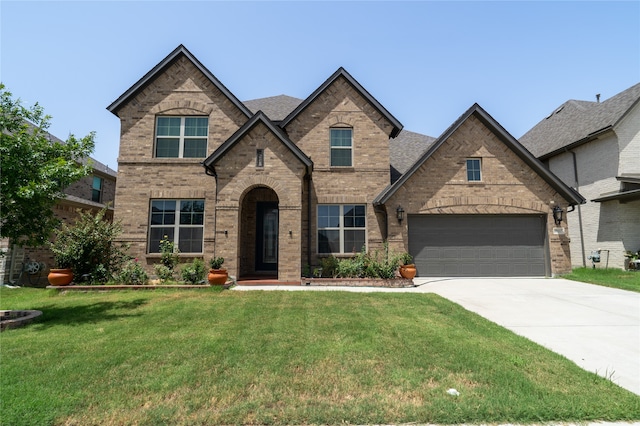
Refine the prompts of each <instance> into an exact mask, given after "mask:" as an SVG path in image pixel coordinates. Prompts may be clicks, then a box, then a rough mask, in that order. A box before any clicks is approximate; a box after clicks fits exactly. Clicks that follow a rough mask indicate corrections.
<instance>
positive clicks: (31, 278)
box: [0, 133, 117, 286]
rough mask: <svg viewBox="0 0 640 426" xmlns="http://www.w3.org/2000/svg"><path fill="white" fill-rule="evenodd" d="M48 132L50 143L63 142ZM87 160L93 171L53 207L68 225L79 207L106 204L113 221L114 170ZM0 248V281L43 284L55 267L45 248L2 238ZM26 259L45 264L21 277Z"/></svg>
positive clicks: (98, 207) (85, 208)
mask: <svg viewBox="0 0 640 426" xmlns="http://www.w3.org/2000/svg"><path fill="white" fill-rule="evenodd" d="M47 135H48V138H49V140H50V141H52V142H60V143H64V142H63V141H62V140H60V139H58V138H57V137H55V136H53V135H52V134H50V133H47ZM87 161H90V162H91V167H92V169H93V172H92V173H91V174H90V175H88V176H86V177H84V178H82V179H80V180H79V181H77V182H75V183H73V184H71V185H69V187H68V188H66V189H65V190H64V193H65V194H66V196H65V197H64V198H61V199H59V200H58V202H57V203H56V204H55V206H54V208H53V210H54V213H55V215H56V216H57V217H58V218H59V219H60V220H61V221H63V222H65V223H68V224H72V223H74V222H75V220H76V218H77V217H78V210H83V211H93V212H98V211H99V210H101V209H103V208H104V207H105V206H107V205H108V206H109V207H108V211H107V213H106V214H105V217H106V218H107V219H108V220H113V208H114V205H113V204H114V200H115V192H116V177H117V173H116V172H115V171H114V170H112V169H111V168H109V167H108V166H105V165H104V164H102V163H100V162H99V161H97V160H95V159H93V158H91V159H82V160H81V162H82V163H83V164H86V162H87ZM0 250H2V251H4V252H5V256H3V257H0V283H14V284H20V285H32V286H38V285H46V283H47V272H48V269H49V268H52V267H55V264H54V259H53V254H52V253H51V251H50V250H49V248H48V247H46V246H43V247H19V246H15V245H13V244H10V241H9V240H8V239H4V240H0ZM28 262H35V263H37V264H41V263H44V264H45V266H46V267H45V268H44V270H42V271H40V270H38V273H36V274H28V273H26V272H25V273H23V274H22V276H21V274H20V273H21V271H22V268H23V266H26V265H27V263H28Z"/></svg>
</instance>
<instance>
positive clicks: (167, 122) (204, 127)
mask: <svg viewBox="0 0 640 426" xmlns="http://www.w3.org/2000/svg"><path fill="white" fill-rule="evenodd" d="M208 135H209V119H208V118H207V117H167V116H163V117H157V120H156V157H158V158H204V157H206V155H207V136H208Z"/></svg>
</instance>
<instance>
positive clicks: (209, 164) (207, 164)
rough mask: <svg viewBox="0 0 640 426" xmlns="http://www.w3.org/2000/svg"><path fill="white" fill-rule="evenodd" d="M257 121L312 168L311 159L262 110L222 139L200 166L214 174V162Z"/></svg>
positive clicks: (256, 123)
mask: <svg viewBox="0 0 640 426" xmlns="http://www.w3.org/2000/svg"><path fill="white" fill-rule="evenodd" d="M258 123H263V124H264V125H265V126H267V128H268V129H269V130H270V131H271V132H272V133H273V134H275V135H276V136H277V137H278V138H279V139H280V141H281V142H282V143H284V144H285V146H287V148H289V149H290V150H291V152H293V154H294V155H295V156H296V157H297V158H298V159H299V160H300V161H301V162H302V164H304V165H305V166H306V168H307V170H308V171H310V170H312V169H313V161H311V159H310V158H309V157H307V155H306V154H305V153H304V152H302V150H300V148H298V146H297V145H295V144H294V143H293V142H291V141H290V140H289V139H288V138H287V137H286V136H285V135H284V134H283V133H282V131H281V130H280V129H279V128H278V127H277V126H275V125H274V124H273V123H272V122H271V120H269V117H267V115H266V114H265V113H264V112H262V111H258V112H256V113H255V115H254V116H253V117H251V119H249V121H247V122H246V123H245V124H244V125H243V126H242V127H240V128H239V129H238V130H237V131H236V132H235V133H234V134H233V135H231V137H230V138H229V139H227V140H226V141H224V143H223V144H222V145H220V146H219V147H218V148H217V149H216V150H215V151H213V153H212V154H211V155H210V156H209V157H207V158H206V159H205V160H204V161H203V162H202V166H203V167H204V168H205V169H207V170H208V171H209V172H211V173H213V174H215V166H214V164H215V163H216V161H218V160H219V159H220V158H221V157H222V156H223V155H224V154H225V153H226V152H227V151H228V150H229V149H230V148H231V147H232V146H233V145H235V144H236V142H238V141H239V140H240V139H241V138H242V137H243V136H244V135H245V134H246V133H247V132H249V131H251V129H253V128H254V127H255V126H256V125H258Z"/></svg>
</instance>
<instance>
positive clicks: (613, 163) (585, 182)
mask: <svg viewBox="0 0 640 426" xmlns="http://www.w3.org/2000/svg"><path fill="white" fill-rule="evenodd" d="M598 98H599V95H598ZM639 101H640V83H639V84H636V85H635V86H632V87H630V88H629V89H627V90H625V91H623V92H621V93H618V94H617V95H615V96H613V97H612V98H609V99H607V100H606V101H604V102H599V99H598V101H597V102H587V101H575V100H570V101H567V102H565V103H564V104H562V105H561V106H560V107H558V108H557V109H556V110H555V111H554V112H553V113H552V114H551V115H549V116H548V117H547V118H545V119H544V120H542V121H541V122H540V123H538V124H536V126H535V127H533V128H532V129H531V130H529V131H528V132H527V133H526V134H525V135H524V136H522V138H520V142H521V143H522V144H523V145H524V146H525V147H527V148H528V149H529V150H530V151H531V152H532V153H533V154H534V155H535V156H536V157H538V159H540V160H541V161H543V162H544V163H545V164H546V165H547V167H548V168H549V169H550V170H551V172H553V173H554V174H555V175H557V176H558V177H560V179H562V180H563V181H564V182H565V183H566V184H567V185H570V186H572V187H573V188H575V189H576V190H577V191H579V192H580V193H581V194H582V195H584V196H585V198H586V199H587V200H588V203H587V204H586V205H584V206H578V209H577V210H576V211H575V212H573V213H571V223H572V235H571V253H572V262H573V265H574V266H591V265H592V264H593V263H592V261H591V260H590V259H589V257H590V256H592V254H593V252H594V251H597V250H601V253H600V254H601V256H600V260H601V262H600V264H599V265H598V267H605V266H607V264H608V266H609V267H615V268H623V267H625V266H626V265H625V258H624V253H625V252H626V251H632V252H636V251H638V250H640V102H639Z"/></svg>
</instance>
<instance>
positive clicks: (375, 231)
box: [286, 77, 392, 265]
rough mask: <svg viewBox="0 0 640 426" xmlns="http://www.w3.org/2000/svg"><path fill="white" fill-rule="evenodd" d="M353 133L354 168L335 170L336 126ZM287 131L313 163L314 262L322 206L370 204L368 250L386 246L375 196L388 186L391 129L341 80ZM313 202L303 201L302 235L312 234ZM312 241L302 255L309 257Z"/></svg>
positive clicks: (368, 207) (305, 198)
mask: <svg viewBox="0 0 640 426" xmlns="http://www.w3.org/2000/svg"><path fill="white" fill-rule="evenodd" d="M334 126H335V127H350V128H352V129H353V167H331V166H330V134H329V129H330V128H331V127H334ZM286 130H287V133H288V135H289V137H290V138H291V140H292V141H294V142H295V143H296V144H297V145H298V146H299V147H300V148H301V149H302V150H303V151H304V152H305V153H306V154H307V155H308V156H309V157H311V159H312V160H313V163H314V170H313V181H312V185H311V227H312V232H311V235H312V237H311V253H312V258H311V263H312V265H318V264H319V262H320V260H319V257H318V256H317V234H316V223H317V218H316V215H317V208H316V206H317V204H353V203H358V204H366V209H367V244H368V247H369V249H376V248H379V247H380V246H381V244H382V238H383V235H382V232H383V226H384V223H383V222H382V221H381V219H380V216H379V214H376V212H375V210H374V209H373V204H372V202H373V200H374V198H375V197H376V196H377V195H378V194H379V193H380V192H382V190H383V189H384V188H386V187H387V186H388V185H389V183H390V182H389V180H390V177H389V174H390V172H389V133H390V132H391V130H392V126H391V125H390V124H389V123H388V122H387V120H386V119H384V117H383V116H382V115H380V113H378V112H377V111H376V110H374V109H373V108H372V107H371V106H370V105H369V104H368V102H367V101H366V100H365V99H364V98H363V97H362V96H361V95H360V94H359V93H358V92H357V91H356V90H354V89H353V87H352V86H351V85H350V84H349V83H348V82H347V80H346V79H344V78H342V77H340V78H338V79H337V80H336V81H335V82H334V84H332V85H331V86H330V87H329V88H328V89H327V90H326V91H325V92H323V93H322V94H321V95H320V96H319V97H318V98H317V99H316V100H315V101H314V103H313V104H312V105H310V106H309V107H308V108H307V109H306V110H305V111H303V112H302V113H301V114H300V115H299V116H298V117H296V119H294V120H293V121H292V122H291V123H289V125H288V126H287V129H286ZM307 208H308V199H307V193H306V192H305V194H304V197H303V209H302V210H303V212H305V213H304V217H303V224H304V226H303V230H302V232H303V234H304V235H305V236H306V234H307V232H308V226H309V224H308V220H307V214H306V212H307ZM307 246H308V244H307V239H306V238H305V239H304V240H303V252H304V253H307V250H308V248H307ZM302 262H303V264H306V263H307V259H306V258H304V259H302Z"/></svg>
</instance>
